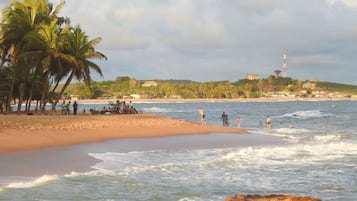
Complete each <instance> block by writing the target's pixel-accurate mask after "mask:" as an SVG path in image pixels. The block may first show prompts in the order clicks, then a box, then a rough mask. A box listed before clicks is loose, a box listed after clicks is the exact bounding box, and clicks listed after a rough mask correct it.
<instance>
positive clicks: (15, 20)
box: [0, 0, 64, 111]
mask: <svg viewBox="0 0 357 201" xmlns="http://www.w3.org/2000/svg"><path fill="white" fill-rule="evenodd" d="M63 5H64V1H61V3H60V4H59V5H58V6H57V7H56V8H55V9H53V5H52V4H50V3H49V2H48V1H47V0H24V1H23V2H22V3H21V2H17V1H14V2H12V3H11V4H10V6H9V7H7V8H5V9H4V10H3V13H2V16H3V17H2V21H1V30H0V36H1V39H0V47H1V63H2V65H3V64H4V63H7V62H8V63H11V66H12V67H13V69H14V76H13V80H12V90H11V91H10V93H9V97H10V98H9V101H10V99H11V98H12V95H13V92H14V91H13V90H14V84H15V83H18V89H17V90H18V91H19V97H18V99H19V101H18V111H20V110H21V104H22V102H23V97H24V94H25V83H27V82H28V80H27V79H28V78H29V77H30V75H31V74H35V76H32V77H33V79H35V80H36V79H38V78H37V76H36V74H37V73H39V67H42V66H43V63H42V62H43V56H42V55H41V54H39V52H42V51H41V49H42V44H41V43H39V42H38V41H39V40H36V39H37V37H36V34H38V31H39V30H41V28H40V27H41V26H45V25H49V24H51V23H52V22H53V21H54V20H56V19H57V13H58V12H59V10H60V9H61V8H62V6H63ZM35 53H36V54H35ZM31 90H33V88H30V91H31ZM31 93H32V92H30V94H31ZM8 104H9V103H8Z"/></svg>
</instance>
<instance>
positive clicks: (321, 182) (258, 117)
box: [0, 101, 357, 201]
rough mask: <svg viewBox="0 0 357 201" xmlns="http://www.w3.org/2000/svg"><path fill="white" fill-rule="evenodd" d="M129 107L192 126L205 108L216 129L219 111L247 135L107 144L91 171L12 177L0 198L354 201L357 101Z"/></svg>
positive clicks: (356, 194) (356, 192) (97, 153)
mask: <svg viewBox="0 0 357 201" xmlns="http://www.w3.org/2000/svg"><path fill="white" fill-rule="evenodd" d="M102 106H103V105H101V104H81V105H80V107H82V109H88V108H93V107H102ZM134 106H135V107H136V108H137V109H138V110H140V111H143V112H144V113H152V114H159V115H164V116H169V117H174V118H178V119H184V120H188V121H193V122H198V121H199V114H198V111H197V110H198V108H199V107H202V108H203V109H204V110H205V113H206V121H207V123H208V124H215V125H221V124H222V122H221V113H222V112H226V113H227V114H228V115H229V120H230V126H236V125H237V124H236V117H237V116H238V115H239V116H240V118H241V126H242V127H245V128H248V129H249V132H250V133H251V134H250V137H249V136H248V137H247V136H245V137H242V136H240V135H231V134H220V133H215V134H210V135H192V136H176V137H163V138H150V139H125V140H117V141H112V142H110V143H113V144H115V145H117V146H118V147H119V148H118V149H114V150H113V149H108V150H105V149H101V150H100V151H94V152H88V155H89V156H90V157H94V158H96V159H99V160H100V162H98V163H96V164H95V165H94V166H93V168H94V170H91V171H87V172H81V173H79V172H68V173H67V174H65V175H56V174H54V175H43V176H41V177H38V178H31V177H28V178H26V177H24V178H20V179H19V178H16V181H11V178H12V177H10V179H9V178H8V179H7V181H6V182H4V180H3V182H2V184H1V186H0V200H43V201H45V200H46V201H55V200H56V201H57V200H58V201H60V200H75V201H77V200H78V201H79V200H103V201H112V200H116V201H129V200H130V201H132V200H143V201H144V200H150V201H161V200H162V201H169V200H170V201H171V200H177V201H221V200H224V198H225V197H227V196H232V195H235V194H237V193H240V194H297V195H304V196H312V197H317V198H321V199H322V200H325V201H326V200H331V201H332V200H336V201H342V200H344V201H345V200H352V201H353V200H357V101H281V102H233V101H232V102H229V101H222V102H193V103H183V102H181V103H180V102H176V103H172V102H170V103H154V102H152V103H150V102H144V103H139V102H134ZM266 115H270V116H271V117H272V128H271V129H266V128H262V127H261V126H260V124H261V122H264V120H265V116H266ZM244 138H247V139H250V140H252V142H249V143H246V144H244V143H243V144H242V142H247V139H244ZM251 138H253V139H251ZM259 140H261V142H259ZM136 143H138V144H137V145H136ZM128 144H130V146H129V148H128V147H126V146H127V145H128ZM143 144H145V145H147V146H145V147H142V145H143ZM0 179H1V178H0Z"/></svg>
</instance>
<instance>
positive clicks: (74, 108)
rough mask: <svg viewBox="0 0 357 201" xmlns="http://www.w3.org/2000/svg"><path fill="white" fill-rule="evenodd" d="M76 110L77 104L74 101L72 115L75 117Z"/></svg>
mask: <svg viewBox="0 0 357 201" xmlns="http://www.w3.org/2000/svg"><path fill="white" fill-rule="evenodd" d="M77 110H78V103H77V101H74V103H73V114H74V115H77Z"/></svg>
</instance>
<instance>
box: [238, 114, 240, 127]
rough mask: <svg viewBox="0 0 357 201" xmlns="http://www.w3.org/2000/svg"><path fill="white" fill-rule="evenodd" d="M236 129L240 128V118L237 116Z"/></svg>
mask: <svg viewBox="0 0 357 201" xmlns="http://www.w3.org/2000/svg"><path fill="white" fill-rule="evenodd" d="M237 127H238V128H240V116H239V115H238V116H237Z"/></svg>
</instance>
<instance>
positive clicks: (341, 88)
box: [317, 81, 357, 94]
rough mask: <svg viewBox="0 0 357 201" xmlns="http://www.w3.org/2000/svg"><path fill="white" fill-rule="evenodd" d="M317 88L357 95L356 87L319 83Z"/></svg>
mask: <svg viewBox="0 0 357 201" xmlns="http://www.w3.org/2000/svg"><path fill="white" fill-rule="evenodd" d="M317 87H319V88H321V89H324V90H326V91H331V92H333V91H338V92H345V93H352V94H357V86H354V85H348V84H340V83H334V82H321V81H319V82H317Z"/></svg>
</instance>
